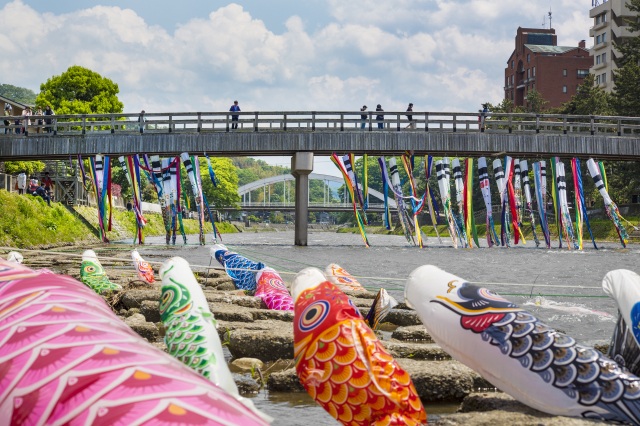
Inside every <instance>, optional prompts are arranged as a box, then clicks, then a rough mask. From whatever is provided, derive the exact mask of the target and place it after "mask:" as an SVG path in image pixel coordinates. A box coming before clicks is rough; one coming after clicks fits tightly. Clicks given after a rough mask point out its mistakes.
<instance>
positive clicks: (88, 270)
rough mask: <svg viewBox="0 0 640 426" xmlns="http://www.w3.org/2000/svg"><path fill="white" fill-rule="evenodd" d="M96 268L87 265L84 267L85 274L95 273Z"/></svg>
mask: <svg viewBox="0 0 640 426" xmlns="http://www.w3.org/2000/svg"><path fill="white" fill-rule="evenodd" d="M97 269H98V268H96V267H95V266H93V265H87V266H85V267H84V270H85V272H95V271H97Z"/></svg>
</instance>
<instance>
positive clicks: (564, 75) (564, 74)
mask: <svg viewBox="0 0 640 426" xmlns="http://www.w3.org/2000/svg"><path fill="white" fill-rule="evenodd" d="M562 76H563V77H566V76H567V69H566V68H565V69H563V70H562Z"/></svg>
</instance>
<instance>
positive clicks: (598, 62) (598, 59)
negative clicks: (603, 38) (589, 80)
mask: <svg viewBox="0 0 640 426" xmlns="http://www.w3.org/2000/svg"><path fill="white" fill-rule="evenodd" d="M601 59H602V58H600V55H597V56H596V65H600V60H601Z"/></svg>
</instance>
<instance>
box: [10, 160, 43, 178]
mask: <svg viewBox="0 0 640 426" xmlns="http://www.w3.org/2000/svg"><path fill="white" fill-rule="evenodd" d="M44 168H45V164H44V163H43V162H42V161H7V162H6V163H4V170H5V172H6V173H7V174H10V175H17V174H18V173H20V172H25V173H26V174H27V176H31V175H33V174H34V173H38V172H41V171H43V170H44Z"/></svg>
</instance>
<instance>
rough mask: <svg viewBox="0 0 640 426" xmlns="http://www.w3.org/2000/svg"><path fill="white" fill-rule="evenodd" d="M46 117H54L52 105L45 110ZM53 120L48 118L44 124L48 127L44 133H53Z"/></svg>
mask: <svg viewBox="0 0 640 426" xmlns="http://www.w3.org/2000/svg"><path fill="white" fill-rule="evenodd" d="M44 115H48V116H51V115H53V110H52V109H51V105H47V106H46V107H45V109H44ZM51 121H52V120H51V118H49V117H47V118H46V119H45V120H44V122H45V123H46V124H47V127H45V128H44V131H45V132H47V133H51V127H49V126H51Z"/></svg>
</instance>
